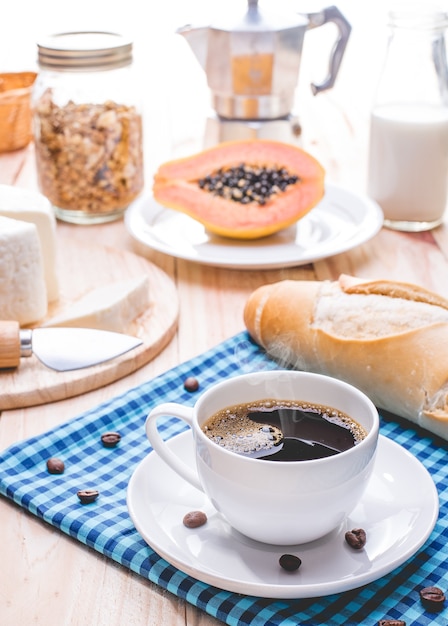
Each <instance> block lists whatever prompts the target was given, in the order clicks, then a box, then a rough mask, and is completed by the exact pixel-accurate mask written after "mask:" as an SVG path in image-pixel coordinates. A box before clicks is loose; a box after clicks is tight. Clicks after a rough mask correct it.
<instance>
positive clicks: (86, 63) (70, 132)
mask: <svg viewBox="0 0 448 626" xmlns="http://www.w3.org/2000/svg"><path fill="white" fill-rule="evenodd" d="M38 63H39V74H38V77H37V80H36V82H35V85H34V90H33V105H32V106H33V122H34V140H35V150H36V164H37V175H38V183H39V187H40V190H41V192H42V193H43V194H44V195H45V196H46V197H47V198H48V199H49V200H50V202H51V203H52V205H53V207H54V211H55V215H56V217H57V218H59V219H61V220H64V221H66V222H73V223H76V224H98V223H101V222H108V221H111V220H115V219H118V218H119V217H121V216H122V215H123V213H124V211H125V210H126V208H127V207H128V206H129V204H130V203H131V202H132V201H133V200H134V199H135V198H136V197H137V196H138V195H139V194H140V192H141V191H142V189H143V137H142V134H143V133H142V114H141V102H140V98H139V90H138V85H137V83H136V80H135V78H134V73H133V70H132V42H130V41H129V40H127V39H125V38H123V37H122V36H120V35H117V34H114V33H101V32H78V33H61V34H59V35H54V36H52V37H49V38H48V39H47V40H45V41H43V42H41V43H38Z"/></svg>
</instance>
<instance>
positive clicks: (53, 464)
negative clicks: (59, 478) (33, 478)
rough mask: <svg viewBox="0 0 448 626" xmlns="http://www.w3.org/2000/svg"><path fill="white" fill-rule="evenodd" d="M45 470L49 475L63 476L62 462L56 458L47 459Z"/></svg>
mask: <svg viewBox="0 0 448 626" xmlns="http://www.w3.org/2000/svg"><path fill="white" fill-rule="evenodd" d="M47 470H48V472H49V473H50V474H63V473H64V470H65V465H64V461H61V459H57V458H56V457H52V458H51V459H48V461H47Z"/></svg>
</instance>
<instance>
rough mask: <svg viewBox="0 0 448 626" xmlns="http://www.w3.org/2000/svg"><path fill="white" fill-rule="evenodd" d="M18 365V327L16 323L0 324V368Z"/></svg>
mask: <svg viewBox="0 0 448 626" xmlns="http://www.w3.org/2000/svg"><path fill="white" fill-rule="evenodd" d="M19 363H20V326H19V323H18V322H14V321H8V322H0V368H2V369H3V368H6V367H17V366H18V365H19Z"/></svg>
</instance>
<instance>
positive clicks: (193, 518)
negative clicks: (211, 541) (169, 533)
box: [183, 511, 207, 528]
mask: <svg viewBox="0 0 448 626" xmlns="http://www.w3.org/2000/svg"><path fill="white" fill-rule="evenodd" d="M206 521H207V515H206V514H205V513H204V512H203V511H190V513H187V514H186V515H184V519H183V523H184V526H186V527H187V528H198V527H199V526H203V525H204V524H205V523H206Z"/></svg>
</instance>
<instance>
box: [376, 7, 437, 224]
mask: <svg viewBox="0 0 448 626" xmlns="http://www.w3.org/2000/svg"><path fill="white" fill-rule="evenodd" d="M447 25H448V15H447V14H445V13H443V12H442V11H436V10H431V8H430V5H429V6H428V5H425V6H422V7H418V6H417V7H416V6H415V5H412V4H411V5H409V8H403V9H399V10H396V11H391V12H390V13H389V27H390V36H389V41H388V47H387V53H386V59H385V64H384V67H383V71H382V75H381V77H380V82H379V85H378V89H377V93H376V98H375V103H374V106H373V109H372V113H371V127H370V149H369V166H368V194H369V195H370V196H371V197H372V198H373V199H374V200H376V201H377V202H378V204H379V205H380V206H381V208H382V210H383V212H384V218H385V220H384V225H385V226H387V227H389V228H394V229H396V230H403V231H414V232H416V231H423V230H429V229H431V228H434V227H435V226H438V225H439V224H440V223H441V222H442V221H443V216H444V212H445V207H446V202H447V182H448V89H447V73H448V70H447V62H446V49H445V31H446V27H447Z"/></svg>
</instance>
